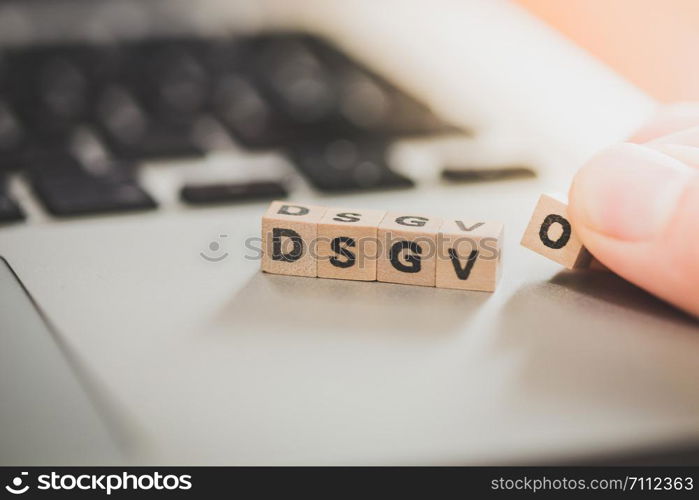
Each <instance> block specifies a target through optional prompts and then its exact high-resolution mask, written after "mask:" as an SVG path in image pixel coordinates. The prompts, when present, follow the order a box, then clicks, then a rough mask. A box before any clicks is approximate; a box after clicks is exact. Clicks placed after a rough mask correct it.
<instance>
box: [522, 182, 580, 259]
mask: <svg viewBox="0 0 699 500" xmlns="http://www.w3.org/2000/svg"><path fill="white" fill-rule="evenodd" d="M567 208H568V206H567V205H566V204H565V203H564V202H562V201H560V200H557V199H555V198H552V197H551V196H548V195H545V194H543V195H541V197H540V198H539V201H538V202H537V204H536V207H535V208H534V214H533V215H532V218H531V220H530V221H529V225H528V226H527V229H526V231H524V235H523V236H522V242H521V244H522V246H524V247H526V248H528V249H530V250H534V251H535V252H537V253H540V254H541V255H543V256H544V257H548V258H549V259H551V260H553V261H555V262H558V263H559V264H562V265H563V266H565V267H567V268H568V269H575V268H580V267H587V266H588V265H589V264H590V261H591V260H592V256H591V255H590V253H589V252H588V251H587V249H586V248H585V247H584V246H583V244H582V242H581V241H580V238H578V235H577V234H576V233H575V230H574V229H573V227H572V226H571V224H570V221H569V220H568V213H567Z"/></svg>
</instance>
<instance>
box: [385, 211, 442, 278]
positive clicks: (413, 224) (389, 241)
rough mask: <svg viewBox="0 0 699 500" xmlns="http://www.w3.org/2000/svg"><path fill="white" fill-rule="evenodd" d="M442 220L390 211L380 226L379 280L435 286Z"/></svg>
mask: <svg viewBox="0 0 699 500" xmlns="http://www.w3.org/2000/svg"><path fill="white" fill-rule="evenodd" d="M441 224H442V220H441V219H440V218H438V217H430V216H422V215H414V214H410V213H405V212H388V213H387V214H386V215H385V216H384V218H383V221H382V222H381V224H380V225H379V231H378V239H379V251H380V255H379V259H378V262H377V265H376V277H377V279H378V280H379V281H384V282H388V283H404V284H408V285H422V286H434V285H435V272H436V262H437V256H436V254H437V233H438V232H439V226H440V225H441Z"/></svg>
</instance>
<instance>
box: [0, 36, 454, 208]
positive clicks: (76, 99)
mask: <svg viewBox="0 0 699 500" xmlns="http://www.w3.org/2000/svg"><path fill="white" fill-rule="evenodd" d="M201 120H208V121H209V122H211V120H214V121H216V122H217V123H218V124H219V125H220V128H221V129H222V130H224V131H225V132H226V133H227V134H228V135H229V136H230V139H231V140H232V141H233V142H234V143H237V144H239V145H241V147H242V148H244V149H249V150H253V151H258V150H276V151H279V152H281V153H282V154H284V155H285V156H286V157H287V158H288V159H289V160H290V161H291V162H292V164H293V165H294V166H295V167H296V168H297V169H298V171H299V172H300V173H301V174H302V175H303V176H304V177H305V178H306V179H307V180H308V181H309V182H310V184H311V185H312V186H314V187H315V188H316V189H318V190H320V191H327V192H344V191H362V190H371V189H388V188H407V187H410V186H412V185H413V183H412V181H411V180H410V179H408V178H406V177H404V176H403V175H400V174H398V173H397V172H394V171H393V170H391V168H390V167H389V166H388V165H387V163H386V158H385V156H386V150H387V148H388V147H389V146H390V144H391V143H392V142H393V141H394V140H396V139H397V138H401V137H408V136H425V135H435V134H442V133H447V132H454V131H455V128H454V127H452V126H451V125H449V124H447V123H444V122H443V121H441V120H440V119H438V118H437V117H436V116H435V115H434V114H432V113H431V112H430V110H429V109H428V108H427V107H426V106H425V105H423V104H422V103H420V102H418V101H416V100H415V99H413V98H412V97H410V96H408V95H406V94H405V93H403V92H402V91H400V90H399V89H397V88H396V87H395V86H393V85H391V84H390V83H389V82H387V81H386V80H384V79H383V78H381V77H379V76H378V75H376V74H374V73H373V72H371V71H370V70H368V69H366V68H365V67H363V66H361V65H360V64H358V63H357V62H356V61H353V60H352V59H350V58H349V57H348V56H347V55H345V54H343V53H342V52H340V51H339V50H337V49H336V48H334V47H332V46H331V45H329V44H328V43H326V42H325V41H323V40H321V39H319V38H315V37H312V36H309V35H305V34H291V33H286V34H281V33H276V34H263V35H253V36H245V37H236V38H226V39H193V38H180V39H160V40H144V41H131V42H122V43H120V44H114V45H92V46H90V45H81V44H64V45H50V46H33V47H24V48H11V49H7V50H5V51H3V52H0V176H1V177H0V179H1V182H0V220H1V221H11V220H21V219H22V211H21V209H20V207H19V206H18V205H17V204H16V203H15V202H14V201H13V200H12V199H11V198H10V196H9V194H8V193H7V189H6V186H5V180H4V179H5V175H6V173H7V172H10V171H19V172H21V173H22V175H24V176H25V177H26V179H27V180H28V181H29V183H30V184H31V186H32V188H33V190H34V192H35V193H36V195H37V196H38V198H39V199H40V201H41V202H42V204H43V205H44V207H45V208H46V209H47V211H48V212H50V213H51V214H53V215H55V216H72V215H86V214H96V213H108V212H125V211H132V210H143V209H152V208H155V207H156V203H155V201H154V200H153V199H152V198H151V197H150V195H149V194H148V193H147V192H146V191H145V190H144V189H143V188H142V187H141V186H139V184H138V181H137V175H136V173H137V171H138V168H139V165H140V164H141V163H142V162H144V161H147V160H152V159H168V158H183V157H191V158H197V157H200V156H203V155H205V154H206V153H208V152H209V151H210V149H209V146H208V145H204V144H203V143H202V141H201V140H198V138H197V134H196V133H195V129H196V127H197V124H198V123H200V121H201ZM86 131H87V136H89V141H86V140H84V139H85V136H86ZM231 168H235V167H231ZM285 193H286V190H285V186H284V182H283V181H282V180H281V179H279V180H278V181H274V180H271V181H266V182H257V181H255V180H254V179H250V181H249V182H240V183H238V184H231V183H221V184H210V185H205V186H184V187H183V188H182V189H181V192H180V197H181V198H182V199H183V201H185V202H187V203H191V204H206V203H221V202H235V201H241V200H250V199H269V198H277V197H280V196H283V195H285Z"/></svg>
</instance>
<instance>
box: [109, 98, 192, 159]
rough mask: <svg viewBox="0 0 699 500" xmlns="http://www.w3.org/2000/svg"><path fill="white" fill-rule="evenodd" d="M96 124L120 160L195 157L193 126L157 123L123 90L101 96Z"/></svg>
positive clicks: (173, 121)
mask: <svg viewBox="0 0 699 500" xmlns="http://www.w3.org/2000/svg"><path fill="white" fill-rule="evenodd" d="M97 115H98V123H99V126H100V129H101V130H102V131H103V133H104V136H105V139H106V142H107V144H108V147H109V149H110V150H111V151H112V152H113V153H114V154H115V155H116V156H117V157H119V158H124V159H141V158H167V157H183V156H184V157H197V156H201V155H203V153H204V152H203V151H202V150H201V148H200V147H199V146H198V145H197V144H196V139H195V137H194V133H193V129H192V127H193V123H189V122H177V121H175V120H172V121H164V120H156V119H155V118H154V117H153V116H152V115H149V114H148V113H147V112H146V110H145V109H144V108H143V107H142V106H141V105H140V104H139V103H138V101H137V100H136V99H135V98H134V96H133V95H132V94H131V93H130V92H129V91H128V90H126V89H124V88H122V87H110V88H107V89H105V90H104V92H103V93H102V95H101V97H100V99H99V102H98V108H97Z"/></svg>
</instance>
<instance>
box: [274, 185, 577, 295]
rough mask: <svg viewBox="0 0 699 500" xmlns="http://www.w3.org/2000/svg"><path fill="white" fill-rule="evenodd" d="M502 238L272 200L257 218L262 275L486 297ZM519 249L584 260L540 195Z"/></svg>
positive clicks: (560, 216)
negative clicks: (379, 283) (453, 290)
mask: <svg viewBox="0 0 699 500" xmlns="http://www.w3.org/2000/svg"><path fill="white" fill-rule="evenodd" d="M502 238H503V225H502V224H500V223H497V222H486V221H479V220H471V219H441V218H438V217H432V216H425V215H415V214H410V213H403V212H385V211H381V210H358V209H348V208H326V207H321V206H316V205H306V204H298V203H285V202H281V201H275V202H273V203H272V204H271V205H270V207H269V209H268V210H267V212H266V213H265V215H264V216H263V218H262V240H263V256H262V270H263V271H265V272H269V273H274V274H288V275H294V276H309V277H320V278H336V279H347V280H361V281H383V282H387V283H403V284H410V285H422V286H436V287H439V288H457V289H464V290H482V291H488V292H492V291H494V290H495V286H496V284H497V282H498V278H499V275H500V267H501V266H500V263H501V257H502ZM522 245H523V246H525V247H527V248H530V249H532V250H534V251H536V252H539V253H540V254H542V255H544V256H546V257H549V258H551V259H553V260H555V261H557V262H559V263H561V264H563V265H565V266H566V267H569V268H573V267H583V266H585V265H587V263H588V262H589V254H588V253H587V252H586V251H585V248H584V247H583V246H582V244H581V243H580V241H579V240H578V239H577V236H576V235H575V233H574V232H573V231H572V228H571V226H570V223H569V222H568V220H567V215H566V205H565V204H564V203H562V202H560V201H558V200H555V199H553V198H551V197H548V196H546V195H544V196H542V197H541V198H540V200H539V202H538V204H537V206H536V208H535V210H534V215H533V217H532V219H531V221H530V223H529V227H528V228H527V230H526V231H525V234H524V237H523V238H522Z"/></svg>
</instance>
